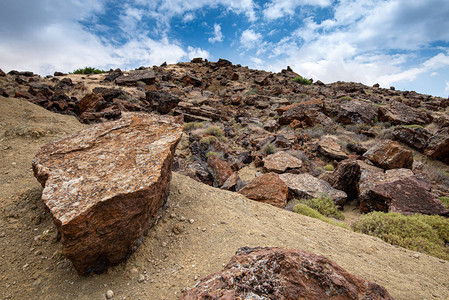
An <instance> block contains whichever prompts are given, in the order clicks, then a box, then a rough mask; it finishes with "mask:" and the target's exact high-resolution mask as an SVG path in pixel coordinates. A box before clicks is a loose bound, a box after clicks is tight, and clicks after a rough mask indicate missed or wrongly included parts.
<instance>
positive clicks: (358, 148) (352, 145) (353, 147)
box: [346, 143, 368, 155]
mask: <svg viewBox="0 0 449 300" xmlns="http://www.w3.org/2000/svg"><path fill="white" fill-rule="evenodd" d="M346 148H347V149H348V150H350V151H353V152H355V153H356V154H358V155H362V154H363V153H365V152H366V151H368V149H367V148H365V147H364V146H362V145H360V144H357V143H348V144H347V145H346Z"/></svg>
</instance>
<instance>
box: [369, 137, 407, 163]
mask: <svg viewBox="0 0 449 300" xmlns="http://www.w3.org/2000/svg"><path fill="white" fill-rule="evenodd" d="M363 156H364V157H366V158H368V159H369V160H370V161H372V162H373V163H374V164H375V165H376V166H378V167H380V168H383V169H386V170H390V169H400V168H407V169H411V168H412V165H413V153H412V151H410V150H407V149H406V148H404V147H403V146H401V145H400V144H399V143H398V142H395V141H390V140H384V141H382V142H380V143H378V144H376V145H374V146H373V147H371V148H370V149H368V151H366V152H365V153H364V154H363Z"/></svg>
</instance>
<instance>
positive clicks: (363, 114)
mask: <svg viewBox="0 0 449 300" xmlns="http://www.w3.org/2000/svg"><path fill="white" fill-rule="evenodd" d="M376 117H377V108H376V107H375V106H373V105H371V104H370V103H367V102H362V101H357V100H351V101H348V102H346V103H343V104H342V105H340V106H339V110H338V116H337V121H338V122H339V123H342V124H359V123H365V124H370V125H373V124H374V120H375V118H376Z"/></svg>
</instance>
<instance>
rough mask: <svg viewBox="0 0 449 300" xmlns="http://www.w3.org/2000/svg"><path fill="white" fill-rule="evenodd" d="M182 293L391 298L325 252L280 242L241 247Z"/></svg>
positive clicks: (190, 299)
mask: <svg viewBox="0 0 449 300" xmlns="http://www.w3.org/2000/svg"><path fill="white" fill-rule="evenodd" d="M180 299H183V300H193V299H286V300H288V299H366V300H369V299H373V300H374V299H376V300H377V299H379V300H380V299H393V298H392V297H391V296H390V295H389V294H388V292H387V290H386V289H385V288H383V287H382V286H380V285H378V284H376V283H373V282H369V281H366V280H364V279H362V278H360V277H358V276H355V275H352V274H349V273H348V272H346V271H345V270H343V269H342V268H341V267H340V266H338V265H337V264H335V263H334V262H332V261H330V260H329V259H327V258H326V257H324V256H318V255H315V254H312V253H308V252H305V251H301V250H288V249H280V248H248V247H245V248H240V249H239V250H238V251H237V253H236V255H235V256H233V257H232V258H231V261H230V262H229V263H228V264H227V265H226V266H225V268H224V270H222V271H220V272H217V273H215V274H212V275H209V276H207V277H205V278H203V279H201V280H200V281H199V282H198V283H197V284H196V285H195V287H194V288H193V289H191V290H189V291H187V292H185V293H184V294H183V295H182V296H181V297H180Z"/></svg>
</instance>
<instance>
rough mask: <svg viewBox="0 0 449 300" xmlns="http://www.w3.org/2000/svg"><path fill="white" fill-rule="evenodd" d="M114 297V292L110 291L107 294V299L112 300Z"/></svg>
mask: <svg viewBox="0 0 449 300" xmlns="http://www.w3.org/2000/svg"><path fill="white" fill-rule="evenodd" d="M113 297H114V292H113V291H112V290H108V291H107V292H106V299H112V298H113Z"/></svg>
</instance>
